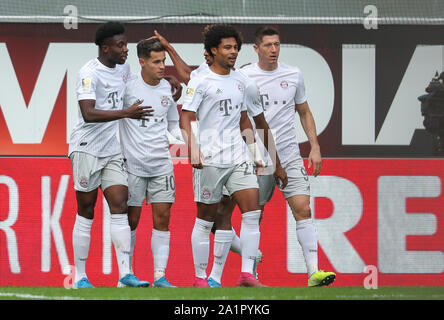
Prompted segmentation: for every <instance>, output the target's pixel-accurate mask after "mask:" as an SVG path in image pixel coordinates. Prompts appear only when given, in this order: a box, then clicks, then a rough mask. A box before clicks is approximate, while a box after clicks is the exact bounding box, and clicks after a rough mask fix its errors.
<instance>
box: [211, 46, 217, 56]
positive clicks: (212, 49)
mask: <svg viewBox="0 0 444 320" xmlns="http://www.w3.org/2000/svg"><path fill="white" fill-rule="evenodd" d="M210 50H211V53H212V55H210V56H211V57H212V58H214V56H215V54H216V53H217V48H216V47H213V48H211V49H210Z"/></svg>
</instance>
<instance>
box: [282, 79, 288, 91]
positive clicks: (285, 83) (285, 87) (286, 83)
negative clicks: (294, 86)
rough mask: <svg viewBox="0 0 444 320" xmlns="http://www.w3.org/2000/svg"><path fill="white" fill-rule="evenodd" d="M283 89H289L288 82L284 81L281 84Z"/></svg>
mask: <svg viewBox="0 0 444 320" xmlns="http://www.w3.org/2000/svg"><path fill="white" fill-rule="evenodd" d="M281 88H282V89H287V88H288V82H287V81H285V80H282V82H281Z"/></svg>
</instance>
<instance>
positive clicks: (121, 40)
mask: <svg viewBox="0 0 444 320" xmlns="http://www.w3.org/2000/svg"><path fill="white" fill-rule="evenodd" d="M127 44H128V40H127V39H126V36H125V35H123V34H118V35H115V36H114V37H112V38H111V39H109V40H108V41H107V42H106V44H105V45H104V46H103V51H104V52H105V54H106V55H107V57H108V60H109V61H110V62H112V63H116V64H124V63H125V61H126V59H127V58H128V47H127Z"/></svg>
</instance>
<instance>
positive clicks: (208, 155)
mask: <svg viewBox="0 0 444 320" xmlns="http://www.w3.org/2000/svg"><path fill="white" fill-rule="evenodd" d="M245 87H246V81H245V78H244V77H243V76H241V75H240V74H239V73H238V72H235V71H230V73H229V74H228V75H219V74H216V73H214V72H213V71H211V70H210V69H209V68H208V70H207V71H203V72H201V73H199V74H197V75H196V76H194V77H193V78H192V79H191V80H190V82H189V83H188V88H187V90H186V94H185V98H184V103H183V106H182V110H188V111H192V112H195V113H196V119H197V121H198V124H199V129H198V134H197V137H196V139H197V142H198V145H199V147H200V151H201V152H202V153H203V155H204V157H205V160H204V161H203V165H207V166H214V167H219V168H226V167H232V166H233V165H236V164H240V163H242V162H245V161H246V160H248V156H247V151H246V144H245V142H244V141H243V139H242V136H241V132H240V124H239V122H240V117H241V111H247V108H246V100H245Z"/></svg>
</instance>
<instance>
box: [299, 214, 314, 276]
mask: <svg viewBox="0 0 444 320" xmlns="http://www.w3.org/2000/svg"><path fill="white" fill-rule="evenodd" d="M296 235H297V237H298V241H299V244H300V245H301V247H302V252H303V253H304V258H305V264H306V265H307V272H308V276H309V277H310V276H311V275H312V274H313V273H315V272H316V271H318V239H317V236H316V229H315V226H314V224H313V220H312V219H304V220H299V221H296Z"/></svg>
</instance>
